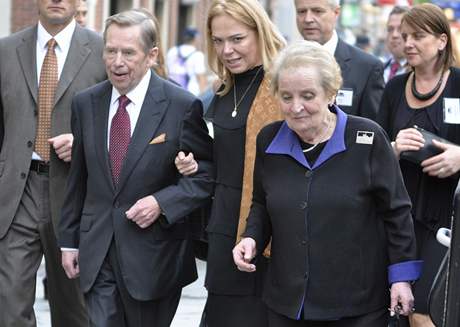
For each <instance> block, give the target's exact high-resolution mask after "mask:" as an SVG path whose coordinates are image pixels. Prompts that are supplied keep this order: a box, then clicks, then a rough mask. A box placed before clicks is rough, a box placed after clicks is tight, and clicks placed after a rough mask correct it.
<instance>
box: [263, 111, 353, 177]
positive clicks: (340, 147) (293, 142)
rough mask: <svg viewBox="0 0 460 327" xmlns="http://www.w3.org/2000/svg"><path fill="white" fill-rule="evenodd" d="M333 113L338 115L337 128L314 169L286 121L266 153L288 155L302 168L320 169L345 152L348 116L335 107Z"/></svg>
mask: <svg viewBox="0 0 460 327" xmlns="http://www.w3.org/2000/svg"><path fill="white" fill-rule="evenodd" d="M331 111H332V112H335V113H336V114H337V125H336V126H335V129H334V132H333V133H332V136H331V138H330V139H329V142H327V143H326V146H325V147H324V149H323V151H322V152H321V154H320V155H319V157H318V160H316V162H315V164H314V165H313V167H311V166H310V164H309V163H308V162H307V160H306V159H305V155H304V154H303V152H302V148H301V147H300V142H299V139H298V137H297V134H295V132H294V131H293V130H291V129H290V128H289V126H288V125H287V124H286V122H285V121H284V122H283V124H282V125H281V127H280V129H279V131H278V133H276V135H275V137H274V138H273V141H272V142H271V143H270V145H269V146H268V148H267V150H266V151H265V152H266V153H268V154H285V155H288V156H290V157H292V158H293V159H294V160H296V161H297V162H298V163H300V164H301V165H302V166H304V167H306V168H308V169H310V170H312V169H315V168H317V167H319V166H320V165H321V164H323V163H324V162H326V161H327V160H328V159H329V158H331V157H332V156H334V155H335V154H337V153H340V152H342V151H345V150H346V146H345V126H346V124H347V115H346V114H345V113H344V112H343V111H342V110H340V109H339V107H337V106H334V107H333V108H332V109H331Z"/></svg>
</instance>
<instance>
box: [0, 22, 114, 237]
mask: <svg viewBox="0 0 460 327" xmlns="http://www.w3.org/2000/svg"><path fill="white" fill-rule="evenodd" d="M36 44H37V26H34V27H30V28H27V29H25V30H23V31H20V32H18V33H15V34H13V35H11V36H8V37H6V38H3V39H1V40H0V58H1V60H0V207H1V208H2V209H1V212H0V238H2V237H3V236H4V235H5V234H6V232H7V231H8V228H9V227H10V224H11V221H12V220H13V217H14V215H15V213H16V211H17V209H18V206H19V202H20V200H21V197H22V195H23V193H24V187H25V184H26V181H27V175H28V174H29V167H30V161H31V158H32V151H33V149H34V141H35V134H36V128H37V97H38V83H37V64H36ZM102 47H103V42H102V38H101V37H100V36H99V35H97V34H96V33H94V32H92V31H90V30H87V29H84V28H81V27H80V26H78V25H77V26H76V28H75V32H74V34H73V37H72V41H71V43H70V48H69V53H68V55H67V59H66V62H65V64H64V67H63V70H62V73H61V76H60V78H59V83H58V86H57V90H56V100H55V106H54V109H53V112H52V115H51V136H56V135H59V134H63V133H70V132H71V130H70V113H71V110H70V107H71V103H72V98H73V96H74V95H75V93H76V92H78V91H81V90H83V89H86V88H88V87H90V86H92V85H94V84H96V83H98V82H100V81H102V80H104V79H105V78H106V73H105V66H104V62H103V61H102ZM69 167H70V165H69V164H68V163H65V162H63V161H62V160H60V159H59V158H58V157H57V156H56V154H55V152H54V151H52V152H51V158H50V206H51V218H52V221H53V225H54V227H55V230H57V229H56V228H57V221H58V217H59V214H60V211H61V206H62V202H63V200H64V193H63V190H64V189H65V185H66V180H67V174H68V171H69Z"/></svg>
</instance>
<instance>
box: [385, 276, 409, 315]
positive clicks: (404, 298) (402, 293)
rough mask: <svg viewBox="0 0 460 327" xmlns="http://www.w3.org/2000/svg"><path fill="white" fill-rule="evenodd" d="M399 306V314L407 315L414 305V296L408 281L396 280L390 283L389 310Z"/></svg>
mask: <svg viewBox="0 0 460 327" xmlns="http://www.w3.org/2000/svg"><path fill="white" fill-rule="evenodd" d="M397 306H399V314H402V315H405V316H407V315H409V314H410V313H412V309H413V307H414V296H413V295H412V288H411V286H410V284H409V283H408V282H398V283H393V284H392V285H391V304H390V310H392V311H394V310H395V308H396V307H397Z"/></svg>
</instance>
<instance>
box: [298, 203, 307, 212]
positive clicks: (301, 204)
mask: <svg viewBox="0 0 460 327" xmlns="http://www.w3.org/2000/svg"><path fill="white" fill-rule="evenodd" d="M307 206H308V204H307V201H303V202H302V203H300V206H299V207H300V209H301V210H304V209H306V208H307Z"/></svg>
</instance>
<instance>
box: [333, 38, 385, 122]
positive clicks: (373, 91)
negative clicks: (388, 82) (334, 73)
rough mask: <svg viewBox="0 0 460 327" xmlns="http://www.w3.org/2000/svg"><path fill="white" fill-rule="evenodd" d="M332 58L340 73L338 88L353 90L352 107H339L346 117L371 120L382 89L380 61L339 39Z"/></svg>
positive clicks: (383, 83)
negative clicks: (340, 79)
mask: <svg viewBox="0 0 460 327" xmlns="http://www.w3.org/2000/svg"><path fill="white" fill-rule="evenodd" d="M334 57H335V59H336V60H337V62H338V64H339V66H340V69H341V70H342V78H343V86H342V88H348V89H352V90H353V103H352V106H351V107H350V106H340V108H341V109H342V110H343V111H345V112H346V113H347V114H351V115H356V116H361V117H366V118H370V119H373V120H375V118H376V116H377V111H378V109H379V104H380V98H381V97H382V93H383V88H384V87H385V82H384V80H383V64H382V62H381V61H380V60H379V59H378V58H376V57H374V56H372V55H370V54H368V53H366V52H364V51H362V50H361V49H359V48H357V47H354V46H352V45H349V44H347V43H345V42H343V41H342V40H341V39H339V42H338V44H337V48H336V49H335V53H334Z"/></svg>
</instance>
